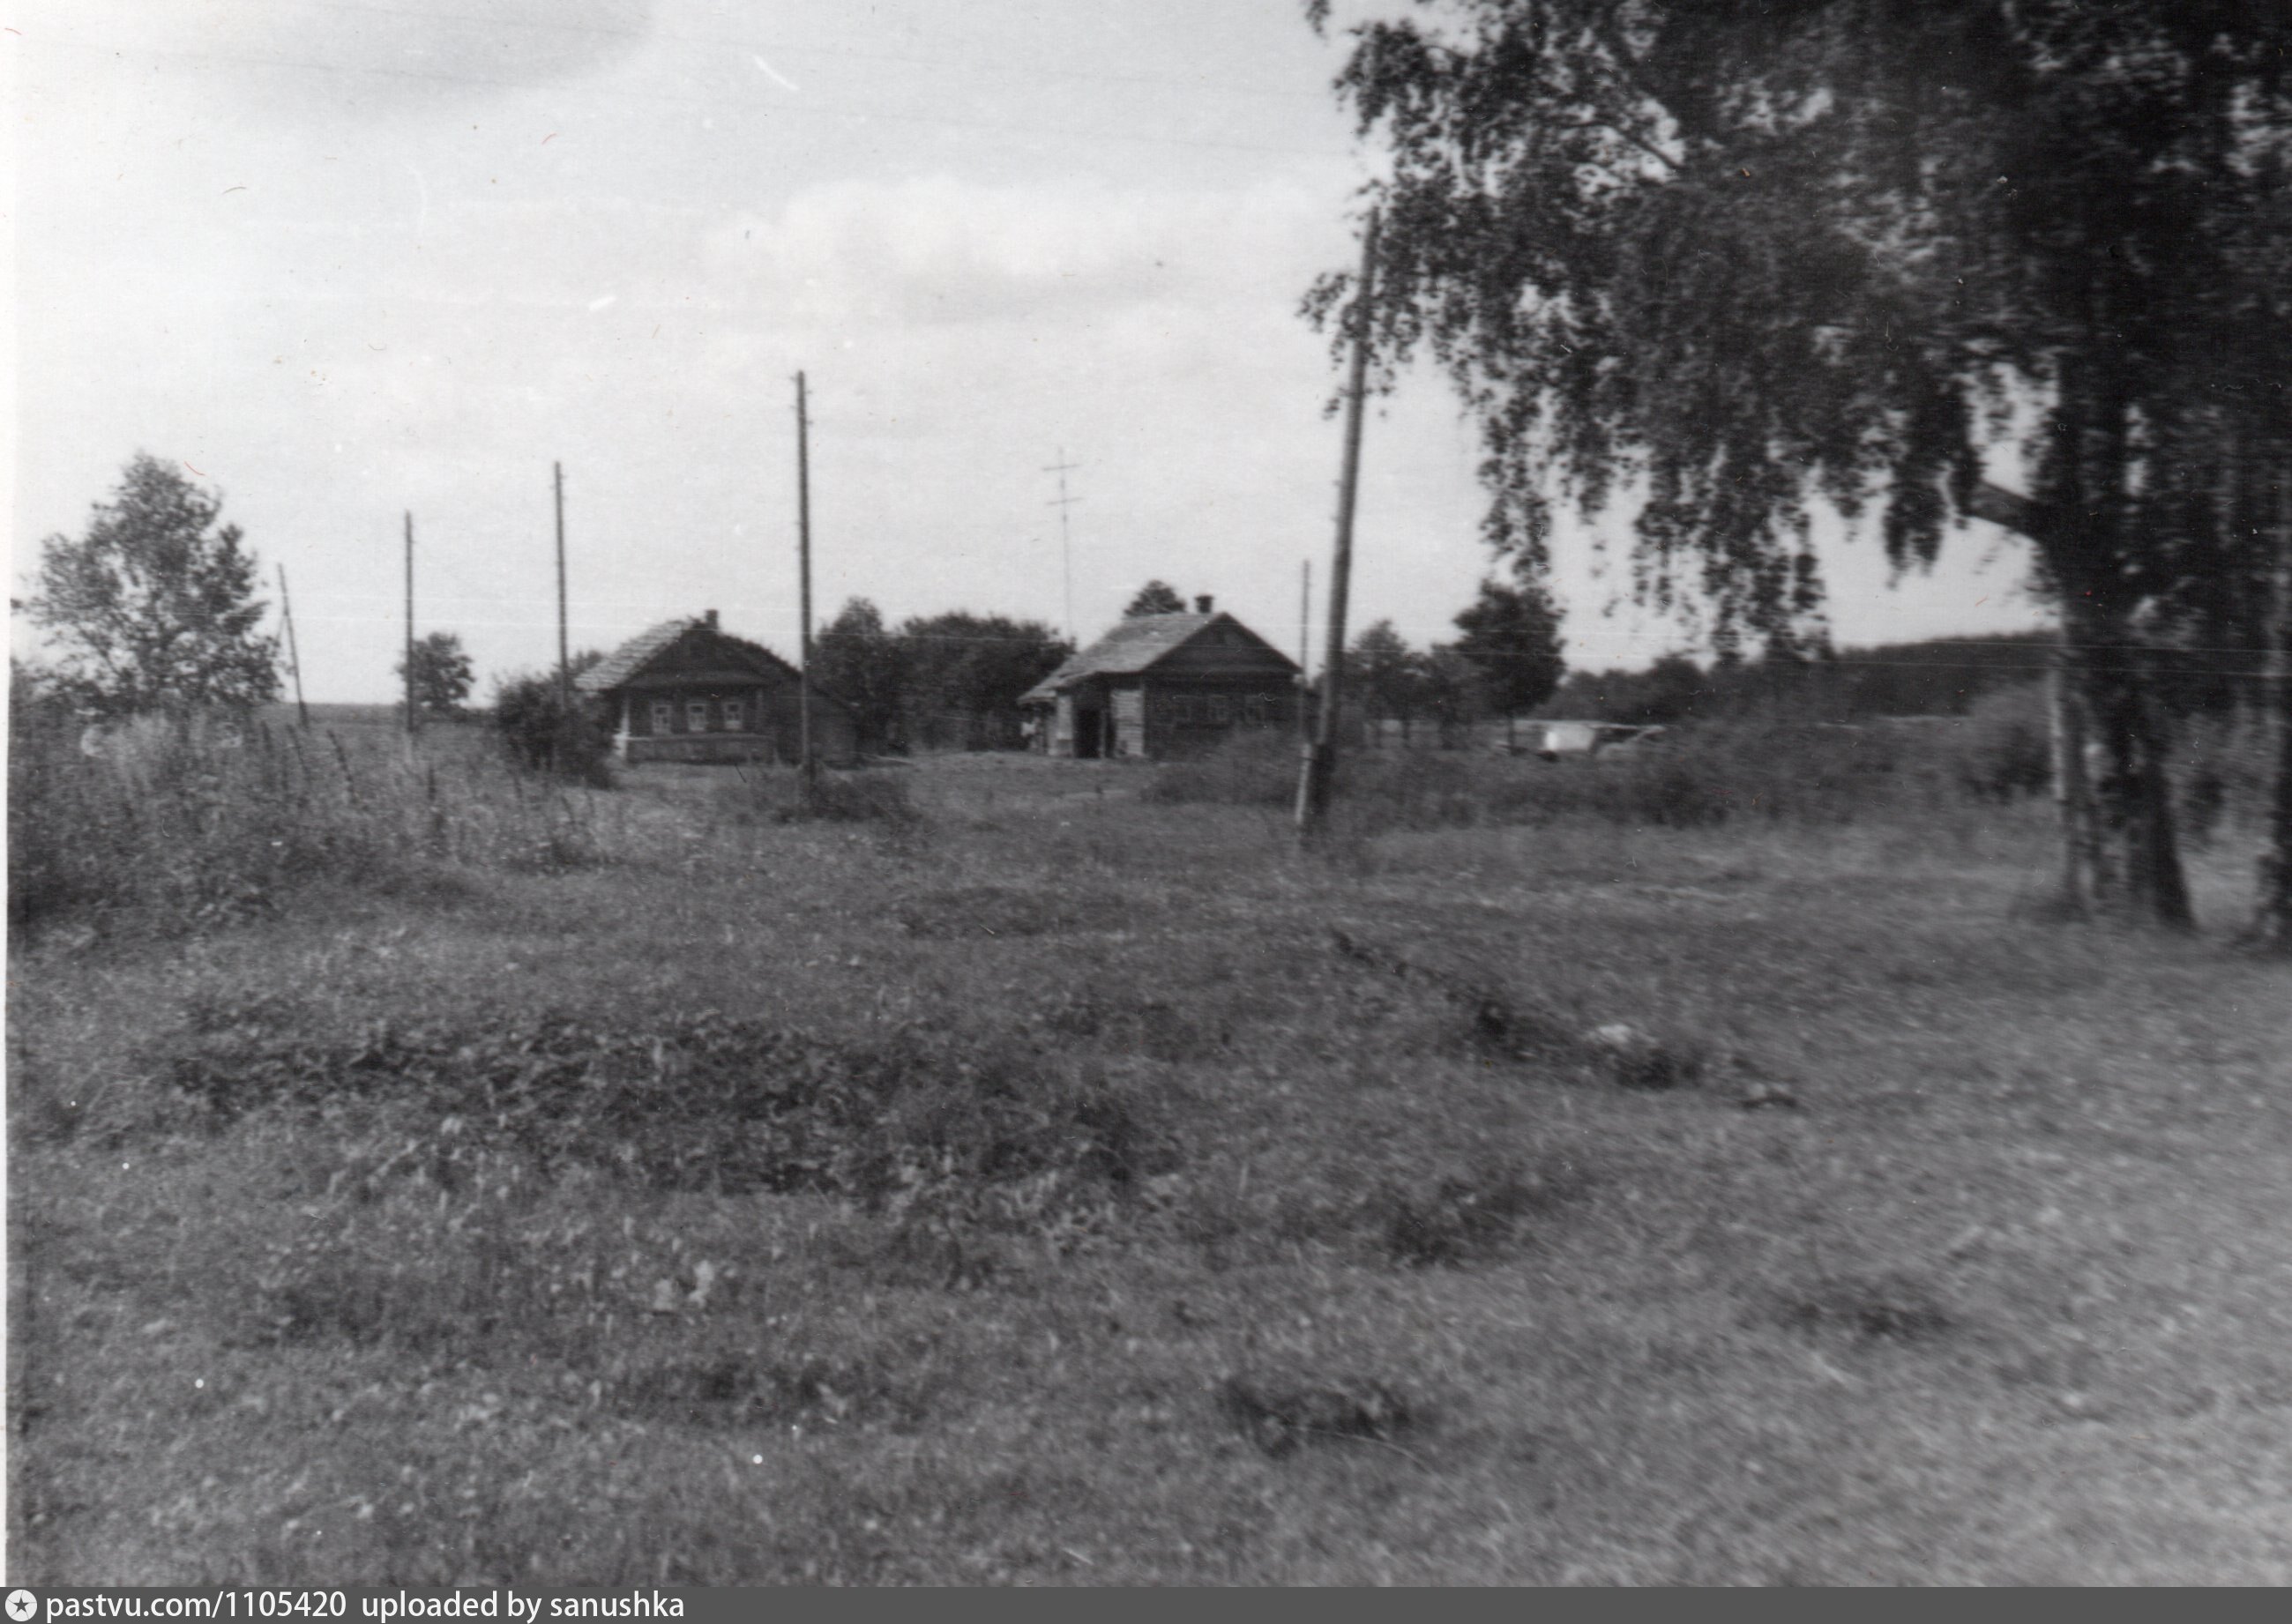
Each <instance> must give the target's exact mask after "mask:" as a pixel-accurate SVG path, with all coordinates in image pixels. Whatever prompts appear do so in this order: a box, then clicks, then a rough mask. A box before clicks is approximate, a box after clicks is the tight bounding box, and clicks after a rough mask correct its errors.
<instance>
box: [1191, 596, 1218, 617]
mask: <svg viewBox="0 0 2292 1624" xmlns="http://www.w3.org/2000/svg"><path fill="white" fill-rule="evenodd" d="M1216 601H1217V599H1215V598H1213V597H1211V596H1210V595H1209V594H1208V593H1207V592H1204V593H1203V594H1202V595H1201V596H1200V597H1198V598H1197V599H1194V613H1195V614H1197V615H1207V614H1208V613H1209V612H1210V606H1211V605H1212V604H1214V603H1215V602H1216Z"/></svg>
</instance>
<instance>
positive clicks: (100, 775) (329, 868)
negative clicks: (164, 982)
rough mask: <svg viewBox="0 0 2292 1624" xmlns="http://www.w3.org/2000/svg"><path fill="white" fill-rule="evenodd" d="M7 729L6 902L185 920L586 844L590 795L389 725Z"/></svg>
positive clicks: (25, 719)
mask: <svg viewBox="0 0 2292 1624" xmlns="http://www.w3.org/2000/svg"><path fill="white" fill-rule="evenodd" d="M15 722H16V725H15V727H14V728H12V731H11V734H10V737H9V750H8V778H9V800H8V862H9V880H10V885H9V899H8V906H9V917H10V920H11V921H12V923H14V924H16V925H18V926H28V925H36V924H38V923H40V922H42V921H51V920H54V919H57V918H59V917H62V916H70V915H84V914H91V913H93V914H111V913H119V912H134V913H136V914H138V915H141V916H143V917H144V918H145V920H146V922H148V923H150V924H153V925H157V926H161V927H164V926H165V925H166V924H168V923H176V924H197V923H200V922H204V921H213V920H215V919H219V918H225V917H230V916H233V915H239V914H245V913H247V912H258V911H261V910H262V909H263V908H265V907H267V906H269V905H270V903H271V902H272V901H273V900H274V899H275V898H276V897H278V896H279V895H281V894H282V893H283V892H285V891H286V890H289V889H291V888H295V887H297V886H299V885H303V884H307V883H311V882H314V881H326V882H333V883H342V884H349V885H352V886H361V887H383V888H388V887H392V886H399V885H405V884H408V883H418V882H419V881H420V880H423V879H424V878H425V877H432V878H434V877H436V876H438V875H439V874H440V873H450V872H452V871H455V870H457V869H464V870H466V869H507V870H522V871H531V870H545V869H552V868H563V867H569V866H576V865H578V864H584V863H586V862H588V861H591V860H593V858H594V857H595V856H596V855H597V833H596V827H595V817H594V815H593V808H592V807H591V803H590V802H589V800H587V799H586V798H585V796H582V795H580V794H578V793H577V792H566V791H564V790H562V789H561V788H558V787H556V786H555V785H553V784H545V783H543V782H541V781H539V780H537V779H533V778H530V777H528V776H523V775H521V774H519V773H517V772H516V771H514V770H513V769H512V768H509V767H507V766H505V765H503V764H501V763H499V762H497V761H496V760H491V759H488V758H487V757H485V756H483V755H481V754H480V753H478V752H453V751H451V750H450V749H438V748H435V747H432V748H430V749H428V750H427V752H425V753H416V752H411V751H409V750H408V748H407V747H406V746H405V744H404V743H403V742H402V741H401V740H400V739H399V737H398V736H396V735H394V734H388V733H384V732H382V731H380V730H373V729H364V728H345V729H341V730H335V729H327V730H325V731H319V732H312V731H309V730H304V729H299V728H273V727H271V726H270V725H269V724H267V723H254V724H251V725H247V726H244V727H242V726H241V725H240V724H238V723H237V722H236V721H233V720H229V719H225V718H222V717H216V716H202V715H197V714H190V715H184V716H179V717H172V718H170V717H157V716H154V717H146V718H141V719H138V720H136V721H134V722H133V723H130V724H128V725H127V726H125V727H124V728H118V729H115V730H113V731H112V732H111V733H110V734H109V736H106V737H104V738H103V739H101V741H100V742H92V743H91V744H90V747H89V749H87V750H83V748H82V747H81V741H80V737H79V734H78V731H77V726H76V725H75V724H74V723H73V721H72V720H71V719H69V717H67V716H64V715H61V713H58V712H52V711H48V710H45V709H44V708H43V707H39V706H28V707H24V708H22V709H20V710H19V712H18V713H17V715H16V719H15Z"/></svg>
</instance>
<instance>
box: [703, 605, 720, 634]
mask: <svg viewBox="0 0 2292 1624" xmlns="http://www.w3.org/2000/svg"><path fill="white" fill-rule="evenodd" d="M700 623H701V624H702V625H704V626H706V627H707V628H708V630H710V631H715V630H716V611H715V610H714V609H706V610H703V611H702V612H701V615H700Z"/></svg>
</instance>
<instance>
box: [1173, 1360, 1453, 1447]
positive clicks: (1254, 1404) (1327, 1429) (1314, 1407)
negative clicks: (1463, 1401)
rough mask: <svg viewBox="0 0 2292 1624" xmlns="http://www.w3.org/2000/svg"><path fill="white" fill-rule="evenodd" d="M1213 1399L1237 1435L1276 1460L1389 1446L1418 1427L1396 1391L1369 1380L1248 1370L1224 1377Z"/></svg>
mask: <svg viewBox="0 0 2292 1624" xmlns="http://www.w3.org/2000/svg"><path fill="white" fill-rule="evenodd" d="M1218 1397H1219V1402H1220V1404H1221V1406H1222V1407H1223V1410H1224V1411H1225V1414H1226V1417H1227V1419H1229V1420H1231V1422H1232V1423H1233V1425H1234V1426H1235V1427H1236V1428H1238V1429H1239V1431H1240V1432H1241V1434H1242V1435H1243V1436H1245V1437H1247V1439H1248V1440H1249V1441H1250V1442H1251V1443H1255V1445H1256V1446H1257V1447H1258V1448H1259V1449H1261V1450H1263V1451H1265V1452H1266V1453H1267V1454H1268V1455H1271V1456H1272V1457H1273V1458H1274V1459H1280V1458H1281V1457H1282V1456H1284V1455H1287V1454H1289V1453H1291V1452H1292V1451H1295V1450H1296V1449H1297V1448H1298V1447H1299V1446H1300V1445H1303V1444H1308V1443H1328V1442H1331V1441H1336V1442H1343V1441H1345V1440H1348V1439H1353V1440H1367V1441H1369V1442H1373V1443H1392V1440H1394V1439H1395V1438H1397V1437H1400V1436H1401V1435H1405V1434H1407V1433H1408V1432H1411V1431H1413V1430H1416V1429H1417V1428H1419V1427H1422V1426H1423V1425H1424V1417H1423V1415H1422V1414H1421V1413H1420V1411H1419V1409H1418V1407H1417V1406H1416V1405H1415V1404H1413V1403H1410V1401H1409V1400H1408V1397H1407V1396H1406V1395H1403V1394H1402V1393H1401V1391H1400V1389H1399V1388H1398V1387H1394V1386H1392V1384H1391V1383H1388V1382H1385V1381H1382V1380H1378V1379H1374V1378H1369V1377H1347V1378H1344V1379H1336V1380H1331V1379H1306V1378H1301V1377H1299V1376H1297V1375H1295V1373H1293V1372H1286V1371H1251V1372H1246V1373H1241V1374H1237V1375H1233V1376H1229V1377H1228V1378H1226V1379H1225V1381H1224V1383H1223V1385H1222V1386H1221V1387H1220V1388H1219V1391H1218Z"/></svg>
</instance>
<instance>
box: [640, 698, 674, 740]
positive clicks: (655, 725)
mask: <svg viewBox="0 0 2292 1624" xmlns="http://www.w3.org/2000/svg"><path fill="white" fill-rule="evenodd" d="M646 714H647V716H648V717H649V718H650V722H651V728H652V731H653V732H654V733H656V734H668V733H674V732H675V731H676V701H674V699H656V700H654V701H653V702H652V709H651V710H650V711H649V712H646Z"/></svg>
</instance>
